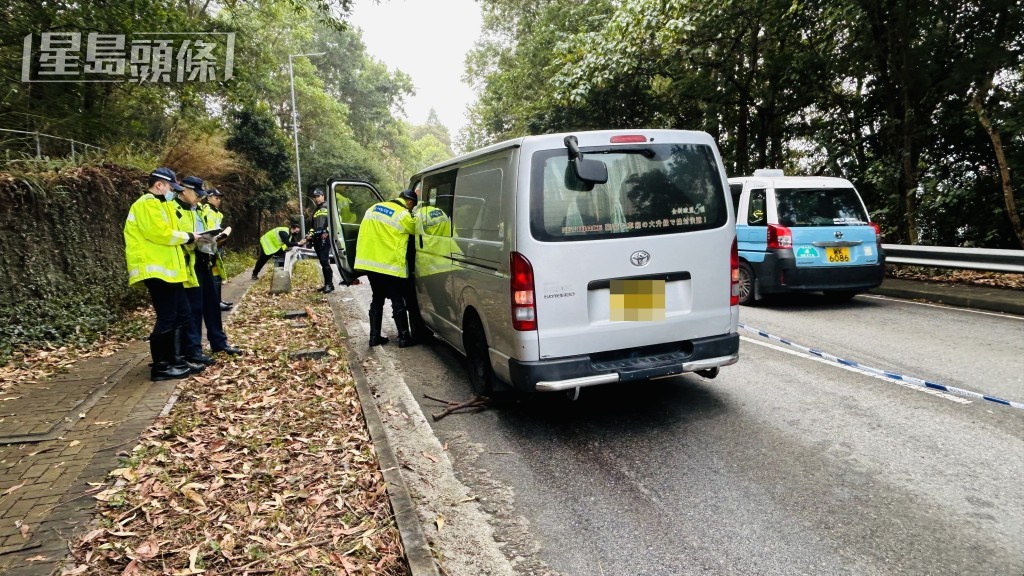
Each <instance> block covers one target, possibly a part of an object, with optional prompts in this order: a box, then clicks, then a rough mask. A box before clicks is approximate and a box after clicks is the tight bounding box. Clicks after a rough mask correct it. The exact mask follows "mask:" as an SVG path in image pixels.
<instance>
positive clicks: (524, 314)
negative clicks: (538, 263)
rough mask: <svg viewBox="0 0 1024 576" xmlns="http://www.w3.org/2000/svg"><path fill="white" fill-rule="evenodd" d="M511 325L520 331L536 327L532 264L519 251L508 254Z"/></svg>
mask: <svg viewBox="0 0 1024 576" xmlns="http://www.w3.org/2000/svg"><path fill="white" fill-rule="evenodd" d="M510 259H511V271H512V278H511V279H510V280H509V281H510V282H511V283H512V327H513V328H515V329H516V330H519V331H520V332H524V331H529V330H536V329H537V303H536V300H535V298H534V291H533V265H532V264H530V261H529V260H527V259H526V257H525V256H523V255H522V254H520V253H519V252H513V253H512V255H511V256H510Z"/></svg>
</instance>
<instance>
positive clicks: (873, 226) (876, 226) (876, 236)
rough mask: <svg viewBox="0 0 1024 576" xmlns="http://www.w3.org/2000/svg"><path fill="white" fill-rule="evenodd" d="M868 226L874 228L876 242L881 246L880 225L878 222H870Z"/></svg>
mask: <svg viewBox="0 0 1024 576" xmlns="http://www.w3.org/2000/svg"><path fill="white" fill-rule="evenodd" d="M868 226H871V227H872V228H874V229H875V242H876V243H878V244H881V243H882V228H881V227H880V226H879V225H878V223H877V222H868Z"/></svg>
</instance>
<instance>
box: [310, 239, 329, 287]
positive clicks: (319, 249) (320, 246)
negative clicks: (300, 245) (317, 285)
mask: <svg viewBox="0 0 1024 576" xmlns="http://www.w3.org/2000/svg"><path fill="white" fill-rule="evenodd" d="M325 234H326V233H324V232H320V233H316V232H314V233H313V250H315V251H316V257H317V259H318V260H320V270H321V271H322V272H323V274H324V286H334V270H332V269H331V237H330V236H329V235H328V236H327V239H326V240H325V239H324V235H325Z"/></svg>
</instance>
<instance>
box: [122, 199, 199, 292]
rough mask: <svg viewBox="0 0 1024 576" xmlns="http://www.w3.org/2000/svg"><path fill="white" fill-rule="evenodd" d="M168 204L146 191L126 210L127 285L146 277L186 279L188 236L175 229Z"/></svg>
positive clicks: (175, 281)
mask: <svg viewBox="0 0 1024 576" xmlns="http://www.w3.org/2000/svg"><path fill="white" fill-rule="evenodd" d="M167 204H170V202H168V201H166V200H165V199H163V198H160V197H157V196H154V195H153V194H151V193H149V192H147V193H145V194H143V195H142V196H141V197H140V198H139V199H138V200H136V201H135V203H134V204H132V207H131V209H130V210H128V219H127V220H126V221H125V223H124V252H125V261H126V263H127V265H128V285H129V286H132V285H134V284H136V283H138V282H141V281H143V280H147V279H149V278H155V279H157V280H163V281H164V282H169V283H171V284H177V283H181V282H185V281H186V280H188V277H189V274H188V269H189V268H190V267H189V266H187V265H186V264H185V252H184V250H183V249H182V246H183V245H184V244H185V243H187V242H188V240H189V236H188V234H187V233H185V232H182V231H180V230H178V229H177V226H176V223H175V222H173V221H172V220H171V214H172V211H170V210H168V209H167ZM194 274H195V273H194V272H193V275H194Z"/></svg>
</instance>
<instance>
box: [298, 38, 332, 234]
mask: <svg viewBox="0 0 1024 576" xmlns="http://www.w3.org/2000/svg"><path fill="white" fill-rule="evenodd" d="M324 54H327V52H314V53H312V54H289V55H288V81H289V83H290V84H291V87H292V134H293V139H294V140H295V187H296V188H298V192H299V229H300V230H302V235H303V236H305V235H306V214H305V212H304V210H303V208H302V168H301V167H300V164H301V163H300V162H299V115H298V112H296V111H295V72H294V70H293V68H292V58H295V57H297V56H323V55H324Z"/></svg>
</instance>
